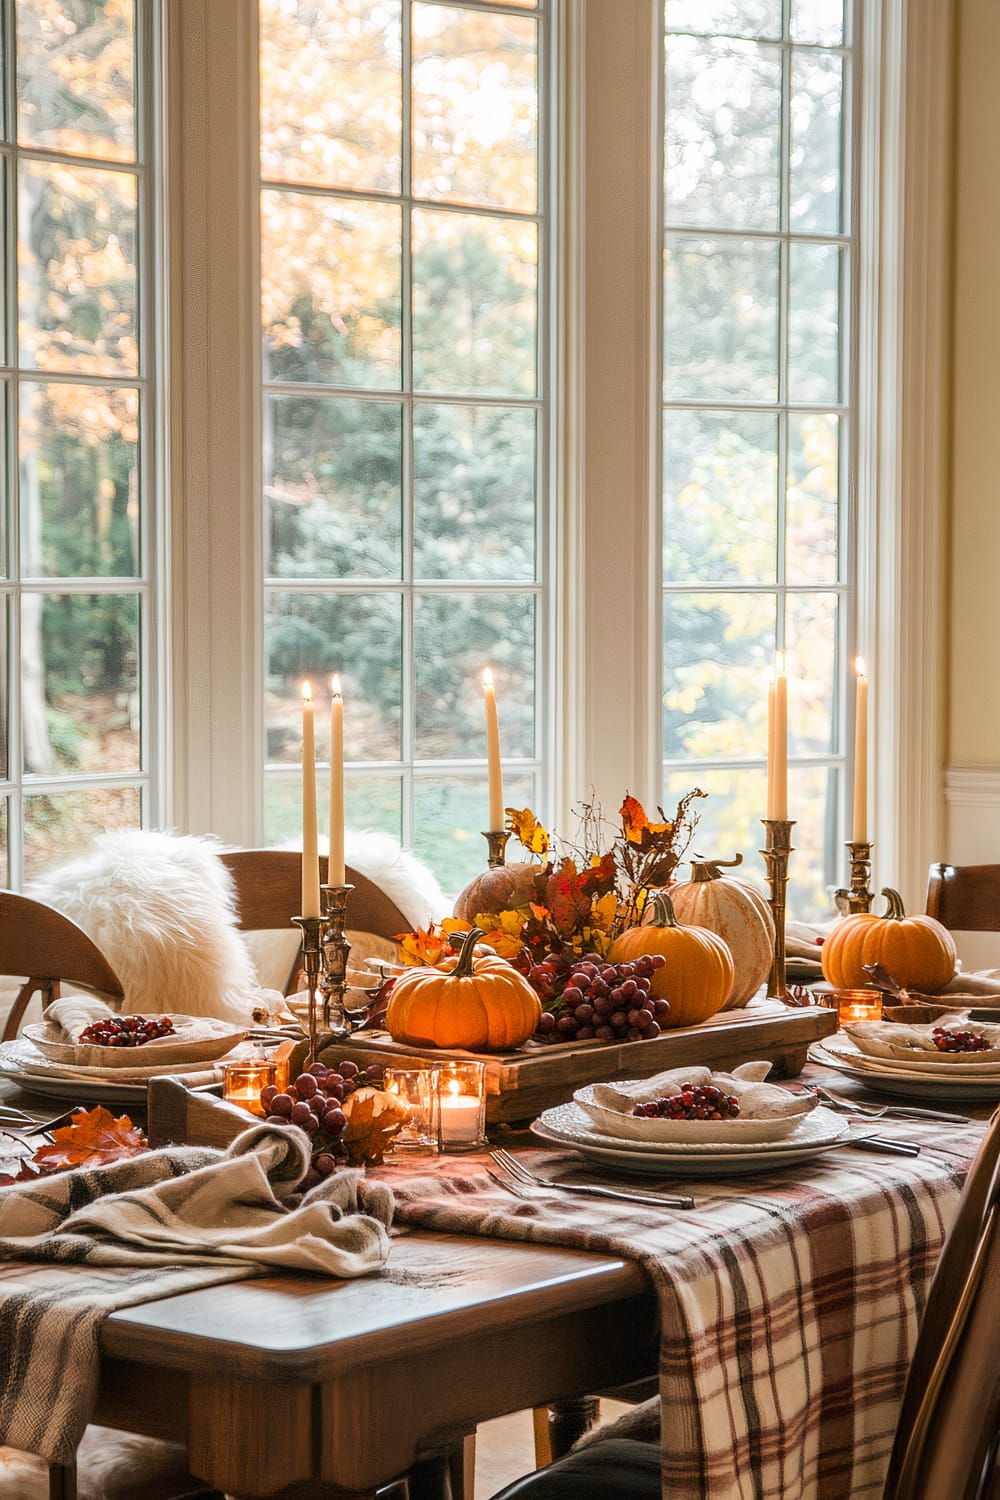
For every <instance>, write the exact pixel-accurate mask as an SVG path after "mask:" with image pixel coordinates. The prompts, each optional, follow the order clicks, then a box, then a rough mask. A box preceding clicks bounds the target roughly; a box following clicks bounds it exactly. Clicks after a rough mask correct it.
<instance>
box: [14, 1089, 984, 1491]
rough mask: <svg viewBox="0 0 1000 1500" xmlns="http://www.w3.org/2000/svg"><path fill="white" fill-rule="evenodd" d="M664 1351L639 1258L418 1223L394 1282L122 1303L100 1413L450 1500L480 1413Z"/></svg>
mask: <svg viewBox="0 0 1000 1500" xmlns="http://www.w3.org/2000/svg"><path fill="white" fill-rule="evenodd" d="M841 1081H842V1082H846V1081H845V1080H841ZM850 1091H851V1090H850V1086H849V1085H848V1088H847V1089H845V1092H850ZM5 1092H8V1091H5ZM988 1112H989V1111H988V1108H981V1109H979V1110H976V1111H970V1113H976V1114H979V1115H980V1116H982V1117H985V1115H986V1114H988ZM658 1348H659V1324H658V1317H657V1305H656V1298H655V1295H654V1292H653V1289H652V1286H651V1284H650V1282H649V1280H648V1279H647V1274H646V1272H645V1270H644V1269H643V1268H642V1266H641V1265H640V1264H639V1263H638V1262H637V1261H634V1260H630V1259H626V1258H620V1257H618V1256H616V1255H612V1254H606V1253H601V1252H596V1253H595V1252H592V1251H584V1250H576V1249H569V1248H565V1247H562V1246H558V1245H550V1244H541V1243H521V1242H514V1241H504V1240H494V1239H490V1238H487V1237H477V1236H468V1235H459V1234H446V1233H440V1232H430V1231H427V1230H421V1229H416V1230H405V1229H404V1230H403V1231H402V1232H401V1233H400V1234H398V1236H397V1237H395V1238H394V1241H393V1247H392V1254H391V1257H390V1262H389V1264H388V1266H387V1267H386V1268H385V1270H384V1271H383V1272H382V1274H380V1275H379V1276H377V1277H365V1278H361V1279H358V1280H354V1281H346V1282H335V1283H331V1282H329V1281H326V1280H318V1279H316V1278H315V1277H307V1276H298V1277H295V1276H289V1275H276V1276H268V1277H261V1278H257V1279H254V1280H250V1281H239V1282H234V1283H231V1284H227V1285H223V1286H221V1287H220V1286H215V1287H211V1288H206V1289H204V1290H200V1291H193V1292H189V1293H185V1294H181V1295H175V1296H171V1297H165V1298H163V1299H161V1300H159V1301H151V1302H147V1303H144V1304H142V1305H140V1306H136V1307H131V1308H127V1309H122V1310H119V1311H117V1312H114V1313H112V1314H111V1315H110V1316H109V1317H108V1318H107V1319H106V1321H105V1322H104V1324H103V1325H102V1329H101V1334H100V1351H101V1363H100V1390H99V1399H98V1407H97V1410H96V1412H95V1415H94V1420H96V1421H98V1422H103V1423H105V1424H107V1425H110V1426H113V1427H120V1428H122V1429H125V1430H128V1431H132V1432H136V1433H141V1434H145V1435H149V1436H154V1437H160V1438H168V1439H173V1440H175V1441H179V1442H182V1443H184V1444H185V1445H186V1447H187V1450H188V1455H189V1462H190V1467H191V1470H192V1472H193V1473H194V1474H196V1475H197V1476H199V1477H200V1478H202V1479H204V1480H206V1481H208V1482H209V1483H211V1484H213V1485H214V1486H215V1487H217V1488H218V1489H220V1490H224V1491H227V1492H228V1493H229V1494H231V1495H233V1496H238V1497H241V1500H242V1497H246V1500H251V1497H252V1500H256V1497H263V1496H274V1495H278V1494H281V1495H285V1494H286V1493H287V1495H288V1496H290V1497H291V1496H294V1497H296V1500H307V1497H316V1500H334V1497H340V1500H344V1497H346V1496H350V1497H371V1496H373V1494H374V1493H375V1490H376V1489H377V1488H378V1487H379V1486H381V1485H384V1484H386V1483H388V1482H389V1481H391V1480H393V1479H394V1478H395V1477H397V1476H399V1475H402V1474H404V1473H407V1472H409V1473H410V1476H411V1478H410V1495H411V1497H412V1500H432V1497H433V1500H443V1497H445V1496H447V1495H448V1494H449V1488H448V1478H447V1476H448V1473H449V1471H451V1472H453V1473H456V1472H457V1471H456V1467H455V1465H456V1454H458V1453H460V1452H461V1449H462V1444H463V1440H464V1439H466V1438H467V1436H468V1435H469V1434H472V1433H474V1431H475V1428H476V1426H477V1424H478V1423H480V1422H483V1421H486V1420H488V1419H490V1418H493V1417H497V1416H501V1415H504V1414H506V1413H508V1412H512V1411H517V1410H521V1409H523V1408H526V1407H528V1408H535V1407H539V1406H541V1405H543V1404H545V1403H548V1402H552V1401H556V1400H567V1399H572V1398H577V1397H583V1396H586V1395H587V1394H588V1393H592V1392H594V1391H601V1390H608V1389H614V1388H618V1387H622V1386H625V1385H627V1384H629V1383H631V1382H635V1381H640V1380H643V1379H645V1378H648V1377H649V1376H651V1375H653V1374H654V1373H655V1372H656V1370H657V1362H658Z"/></svg>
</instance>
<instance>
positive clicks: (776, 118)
mask: <svg viewBox="0 0 1000 1500" xmlns="http://www.w3.org/2000/svg"><path fill="white" fill-rule="evenodd" d="M780 139H781V54H780V53H779V52H778V50H777V49H776V48H773V47H767V48H764V47H757V46H754V45H753V43H751V42H733V41H714V40H713V41H700V40H698V39H697V38H695V37H688V36H675V37H671V38H670V39H669V41H668V44H667V130H666V193H665V199H666V214H667V223H668V224H691V225H696V226H698V227H699V228H709V229H711V228H725V229H776V228H777V227H778V207H779V195H780V178H779V171H778V163H779V154H778V147H779V143H780Z"/></svg>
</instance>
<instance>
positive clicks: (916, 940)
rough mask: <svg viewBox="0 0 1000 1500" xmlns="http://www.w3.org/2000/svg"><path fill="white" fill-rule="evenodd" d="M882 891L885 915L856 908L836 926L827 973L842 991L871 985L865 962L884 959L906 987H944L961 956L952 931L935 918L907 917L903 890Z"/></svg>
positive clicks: (828, 945)
mask: <svg viewBox="0 0 1000 1500" xmlns="http://www.w3.org/2000/svg"><path fill="white" fill-rule="evenodd" d="M882 894H883V896H884V897H885V898H886V900H887V901H888V903H889V905H888V908H887V910H886V911H885V912H884V913H883V915H882V916H875V914H874V913H873V912H866V911H860V912H854V913H853V914H852V915H851V916H849V917H845V918H844V919H843V921H842V922H838V923H837V925H836V926H835V927H834V928H833V930H832V932H831V933H830V935H829V937H828V938H827V939H826V941H825V942H824V944H823V947H822V950H821V955H820V956H821V959H822V964H823V976H824V978H825V979H827V980H829V982H830V984H832V985H833V986H834V987H835V988H836V989H839V990H856V989H863V988H864V987H865V986H866V985H870V984H871V976H870V975H868V974H866V973H865V971H864V965H865V964H881V965H882V967H883V969H885V970H886V971H887V972H888V973H889V974H891V975H892V977H893V979H895V980H896V982H897V983H898V984H901V985H902V986H903V988H904V989H910V988H913V989H918V990H921V991H922V992H924V993H926V994H933V993H934V992H935V991H936V990H942V989H944V987H945V985H946V984H947V983H948V981H949V979H951V978H952V977H953V976H954V973H955V965H956V962H957V958H958V955H957V953H956V950H955V944H954V941H953V939H952V936H951V933H950V932H949V931H948V929H947V927H942V925H941V923H940V922H938V921H936V920H935V918H934V917H925V916H916V917H908V916H907V915H906V913H905V912H904V910H903V902H902V898H901V897H900V895H899V892H898V891H894V890H891V889H889V888H888V887H887V888H886V889H885V890H884V891H883V892H882Z"/></svg>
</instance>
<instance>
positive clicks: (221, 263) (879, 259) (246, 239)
mask: <svg viewBox="0 0 1000 1500" xmlns="http://www.w3.org/2000/svg"><path fill="white" fill-rule="evenodd" d="M659 4H660V0H632V3H630V4H628V5H622V4H621V0H588V3H587V5H586V6H581V5H579V4H577V3H573V0H553V7H554V8H553V19H552V26H553V30H552V38H553V45H554V47H555V49H556V51H557V54H558V57H559V60H560V66H559V69H558V80H557V86H556V90H555V97H554V99H553V111H552V116H553V120H554V122H555V124H556V127H557V133H561V149H560V152H559V156H558V160H557V165H556V169H555V171H554V172H553V184H554V189H555V195H556V196H555V204H556V216H557V230H558V237H559V251H558V256H557V272H556V289H555V295H554V297H553V314H554V318H555V329H554V343H553V349H554V361H553V368H554V374H555V382H556V389H557V392H558V394H559V409H558V414H557V421H556V441H555V443H554V452H553V470H554V475H555V484H556V509H555V514H554V517H553V555H554V558H555V560H556V561H555V572H556V589H557V596H556V597H557V622H556V627H555V630H554V637H555V661H554V663H553V668H552V675H551V681H552V683H553V688H554V691H553V694H552V701H553V705H554V710H555V721H556V725H557V733H556V753H555V765H554V768H553V772H554V787H555V795H554V799H553V800H554V809H553V810H554V813H555V818H556V821H557V823H558V824H559V825H560V826H561V827H564V828H570V827H572V821H571V809H572V807H573V805H574V804H575V803H576V802H577V801H578V800H579V799H580V798H581V797H584V796H589V794H590V792H591V790H593V791H594V792H595V793H596V795H597V796H598V798H599V799H600V800H602V801H603V803H604V805H605V807H606V808H608V809H610V810H613V809H614V808H616V807H617V805H618V801H619V800H620V798H621V796H622V794H623V792H624V791H625V790H626V789H628V790H630V791H632V792H633V793H634V794H635V795H636V796H638V797H640V798H642V799H644V800H646V801H647V802H649V803H655V802H656V801H658V800H659V795H660V775H661V771H660V766H661V761H660V746H659V737H660V731H659V699H660V654H661V653H660V646H659V637H660V623H659V622H660V614H659V610H660V568H659V550H658V547H657V538H658V536H659V525H660V520H659V515H660V505H661V500H660V475H659V467H658V464H657V463H656V457H657V451H658V440H657V438H656V433H657V429H658V426H659V421H658V414H659V407H660V400H659V398H660V386H659V370H658V362H659V351H658V348H657V340H658V337H659V334H658V326H659V323H658V312H659V298H660V287H659V283H660V268H659V218H658V205H659V191H660V189H659V182H658V178H659V140H658V137H657V132H658V129H659V120H658V115H659V111H658V109H657V108H656V107H655V103H656V99H657V91H658V89H659V88H660V86H661V85H660V73H661V57H660V54H659V51H658V46H657V36H658V30H659V16H658V7H659ZM166 9H167V15H166V16H165V18H164V26H165V33H166V34H165V50H166V55H167V59H168V70H167V91H166V99H167V112H168V124H169V129H168V153H169V155H168V167H169V192H168V200H167V209H168V215H169V217H168V221H167V222H168V224H169V226H170V237H169V280H168V286H169V293H170V313H171V319H170V324H169V326H170V348H169V353H170V371H171V389H170V402H169V414H170V435H171V436H170V449H169V463H170V485H169V494H170V498H171V511H170V517H169V529H168V538H169V552H170V558H169V561H170V574H169V580H170V598H171V600H172V604H173V609H172V637H173V643H174V650H173V653H172V658H173V662H174V672H173V685H172V687H173V690H172V695H171V725H172V731H173V733H172V737H171V743H172V750H173V754H172V757H171V759H172V781H171V784H170V786H169V787H168V789H167V797H168V800H167V820H168V821H169V822H171V823H172V824H173V825H174V826H177V827H178V828H183V829H190V830H192V831H211V832H214V833H216V834H218V835H220V836H221V837H223V838H225V839H228V840H231V841H233V842H240V843H245V844H246V843H253V842H254V841H255V840H256V839H257V838H258V837H259V831H260V818H261V810H260V786H259V772H258V767H259V766H260V765H261V763H262V755H261V734H262V724H261V702H260V699H261V691H260V683H261V680H262V670H261V662H262V640H261V621H260V619H259V617H257V618H255V615H254V609H253V603H252V601H255V600H256V598H257V592H256V589H257V582H256V581H257V579H258V578H259V577H260V576H261V567H260V563H261V531H262V519H261V506H260V503H259V496H260V430H259V428H260V401H259V375H260V347H259V346H260V337H259V315H258V302H257V286H258V275H257V250H256V238H257V231H256V224H257V206H256V205H257V155H256V132H255V129H254V121H255V116H256V100H255V99H254V97H253V91H252V85H251V84H250V82H249V80H250V79H252V78H253V77H254V76H255V69H254V66H253V59H254V57H255V55H256V43H257V38H256V6H255V5H254V4H252V3H247V0H171V4H170V5H169V6H168V7H167V8H166ZM951 12H952V8H951V7H950V6H949V7H944V6H942V7H938V6H926V5H922V4H919V3H917V0H883V3H881V4H878V3H875V0H863V3H861V4H859V13H858V20H857V34H858V37H859V39H860V42H861V48H860V51H861V56H862V59H863V64H862V65H863V67H864V70H865V72H864V77H863V80H862V88H861V100H862V103H861V108H860V109H859V111H858V117H857V119H856V121H855V128H856V129H861V130H862V131H863V139H864V141H865V142H866V143H867V144H866V150H865V152H864V153H863V156H862V161H861V172H860V174H859V177H860V181H859V182H858V184H856V189H855V191H856V211H857V214H858V217H859V223H860V233H861V237H862V246H863V248H862V253H861V258H860V266H859V278H858V284H857V286H856V294H857V312H856V316H857V319H858V335H859V337H858V358H859V363H858V367H857V385H858V393H859V414H858V417H859V425H858V429H857V433H856V442H857V444H858V485H857V494H856V498H855V502H854V503H855V504H856V514H855V516H854V518H853V521H854V524H853V532H854V535H855V536H856V537H857V541H858V570H857V601H858V602H857V620H858V623H857V638H858V639H859V641H871V643H872V646H871V649H870V655H871V658H872V668H873V670H872V680H873V701H874V705H875V713H874V715H873V720H874V722H873V727H872V752H873V754H872V764H873V766H874V768H875V774H874V781H873V788H872V806H873V810H874V830H875V834H874V836H875V860H876V879H877V881H878V882H879V883H880V884H881V883H885V884H890V883H898V885H899V886H900V888H901V889H902V890H903V893H904V897H906V898H907V899H908V900H909V901H910V902H911V903H918V902H919V903H922V897H923V885H924V881H925V878H926V868H927V864H928V862H929V861H930V860H931V859H933V858H936V857H938V853H939V851H940V847H941V844H940V840H941V836H942V830H943V826H944V823H943V815H944V798H943V766H944V747H943V740H944V720H943V714H944V708H945V697H944V669H943V660H944V658H943V652H944V633H943V630H944V620H945V613H944V602H945V601H944V586H945V577H944V558H945V549H944V535H945V525H946V499H947V496H946V477H947V474H946V459H947V446H946V445H947V436H948V421H947V400H946V396H947V350H948V340H949V317H950V311H949V306H948V298H947V273H948V270H949V264H950V262H949V254H950V252H949V246H948V237H947V223H948V215H947V204H948V195H949V170H950V154H949V142H950V131H951V125H950V120H951V104H952V89H953V83H952V78H951V70H950V68H949V66H948V65H947V59H948V58H949V57H950V56H951V54H952V50H953V47H954V17H953V15H952V13H951ZM626 106H628V108H626ZM904 495H905V524H903V518H904V503H903V498H902V497H903V496H904ZM845 861H846V856H845ZM845 873H846V864H845Z"/></svg>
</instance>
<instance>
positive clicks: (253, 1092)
mask: <svg viewBox="0 0 1000 1500" xmlns="http://www.w3.org/2000/svg"><path fill="white" fill-rule="evenodd" d="M277 1072H278V1070H277V1068H276V1066H275V1064H274V1063H273V1062H267V1061H265V1060H264V1059H263V1058H259V1057H250V1058H243V1059H242V1060H241V1061H239V1062H228V1063H226V1065H225V1069H224V1074H223V1082H222V1097H223V1099H225V1100H226V1101H227V1102H228V1103H229V1104H236V1105H238V1106H239V1107H240V1109H246V1110H249V1112H250V1114H252V1115H259V1116H260V1118H261V1119H263V1117H264V1115H266V1114H267V1110H266V1109H265V1108H264V1106H263V1105H262V1104H261V1102H260V1091H261V1089H263V1088H266V1087H267V1085H268V1084H269V1083H274V1082H275V1079H276V1076H277Z"/></svg>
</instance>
